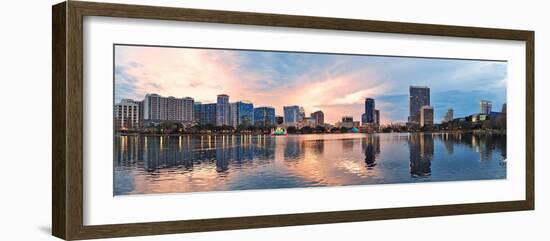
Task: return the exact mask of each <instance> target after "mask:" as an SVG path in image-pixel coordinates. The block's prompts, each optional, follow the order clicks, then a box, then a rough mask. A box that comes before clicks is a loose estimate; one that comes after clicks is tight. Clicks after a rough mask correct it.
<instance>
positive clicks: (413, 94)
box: [409, 86, 430, 124]
mask: <svg viewBox="0 0 550 241" xmlns="http://www.w3.org/2000/svg"><path fill="white" fill-rule="evenodd" d="M429 105H430V88H428V87H427V86H410V87H409V122H410V123H414V124H419V123H420V108H422V106H429Z"/></svg>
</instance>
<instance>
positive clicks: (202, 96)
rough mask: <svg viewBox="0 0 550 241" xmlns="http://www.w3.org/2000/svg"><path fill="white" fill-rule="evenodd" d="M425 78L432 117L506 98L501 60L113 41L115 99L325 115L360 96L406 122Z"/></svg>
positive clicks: (352, 110)
mask: <svg viewBox="0 0 550 241" xmlns="http://www.w3.org/2000/svg"><path fill="white" fill-rule="evenodd" d="M410 85H428V86H430V89H431V105H432V106H433V107H434V109H435V113H434V121H436V122H440V121H441V120H442V119H443V116H444V115H445V111H446V110H447V109H449V108H452V109H453V110H454V114H455V116H466V115H469V114H472V113H477V112H478V111H479V101H480V100H482V99H487V100H491V101H492V103H493V106H501V105H502V104H504V103H505V102H506V63H505V62H492V61H474V60H449V59H423V58H422V59H421V58H405V57H381V56H355V55H337V54H315V53H313V54H312V53H291V52H268V51H242V50H213V49H189V48H167V47H142V46H140V47H137V46H118V45H117V46H116V48H115V101H116V102H117V103H118V102H120V101H121V100H122V99H126V98H129V99H136V100H139V99H141V98H143V96H144V95H145V94H146V93H158V94H160V95H162V96H174V97H176V98H182V97H186V96H192V97H193V98H194V99H195V102H202V103H216V102H217V99H216V97H217V95H219V94H221V93H225V94H227V95H229V96H231V100H230V102H236V101H250V102H255V103H258V104H259V106H272V107H274V108H275V115H279V116H283V115H284V114H283V106H292V105H297V106H300V107H303V108H304V110H303V111H304V112H305V113H313V112H315V111H318V110H321V111H323V112H324V116H325V117H324V118H325V121H326V122H328V123H336V122H337V121H339V120H340V119H341V117H342V116H348V115H349V116H353V117H354V119H357V120H360V119H361V115H362V114H363V113H364V100H365V98H366V97H369V98H373V99H376V109H380V110H381V116H380V119H381V123H382V124H387V123H389V122H406V121H407V118H408V115H409V111H408V109H409V93H408V91H409V86H410Z"/></svg>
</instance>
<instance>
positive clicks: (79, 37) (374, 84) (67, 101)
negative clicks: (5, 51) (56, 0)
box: [52, 1, 534, 240]
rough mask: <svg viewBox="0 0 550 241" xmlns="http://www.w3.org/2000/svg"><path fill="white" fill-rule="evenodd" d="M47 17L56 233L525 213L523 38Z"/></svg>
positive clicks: (494, 33)
mask: <svg viewBox="0 0 550 241" xmlns="http://www.w3.org/2000/svg"><path fill="white" fill-rule="evenodd" d="M52 24H53V41H52V42H53V44H52V48H53V67H52V68H53V76H52V79H53V101H52V102H53V114H52V116H53V151H52V153H53V163H52V165H53V168H52V170H53V175H52V176H53V180H52V186H53V194H52V197H53V200H52V203H53V204H52V205H53V208H52V209H53V215H52V216H53V218H52V222H53V225H52V226H53V229H52V230H53V235H55V236H57V237H60V238H63V239H67V240H75V239H91V238H107V237H120V236H137V235H155V234H169V233H185V232H201V231H214V230H228V229H244V228H263V227H275V226H290V225H308V224H323V223H337V222H354V221H368V220H382V219H397V218H412V217H426V216H441V215H458V214H472V213H489V212H505V211H520V210H532V209H534V32H532V31H525V30H508V29H489V28H476V27H462V26H444V25H432V24H416V23H398V22H384V21H370V20H355V19H338V18H324V17H309V16H291V15H274V14H263V13H246V12H228V11H214V10H197V9H182V8H168V7H155V6H139V5H123V4H108V3H94V2H77V1H68V2H63V3H60V4H57V5H55V6H53V19H52ZM137 210H139V211H137Z"/></svg>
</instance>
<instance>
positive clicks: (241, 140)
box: [114, 135, 275, 173]
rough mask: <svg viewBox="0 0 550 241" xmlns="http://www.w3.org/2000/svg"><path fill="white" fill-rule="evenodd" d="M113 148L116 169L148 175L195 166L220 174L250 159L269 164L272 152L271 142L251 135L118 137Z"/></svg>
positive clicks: (188, 168)
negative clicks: (132, 169) (212, 167)
mask: <svg viewBox="0 0 550 241" xmlns="http://www.w3.org/2000/svg"><path fill="white" fill-rule="evenodd" d="M115 145H117V147H116V148H115V152H114V154H115V160H116V163H117V165H119V166H125V167H130V166H134V167H140V168H143V169H144V170H145V171H147V172H150V173H155V172H156V171H157V170H159V169H163V168H178V169H180V170H188V171H191V170H193V169H194V168H195V167H196V166H197V165H200V166H204V165H212V164H215V166H216V171H217V172H221V173H223V172H226V171H227V170H228V169H229V166H230V164H232V165H234V166H236V167H240V166H241V165H242V164H243V163H247V162H252V161H253V159H258V161H257V162H255V163H256V164H261V163H262V162H266V161H267V162H269V161H270V160H272V159H273V156H274V150H275V148H274V145H275V142H274V140H272V139H270V138H265V137H258V136H251V135H250V136H120V137H116V140H115ZM259 159H261V160H259ZM136 165H137V166H136Z"/></svg>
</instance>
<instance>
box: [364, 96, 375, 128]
mask: <svg viewBox="0 0 550 241" xmlns="http://www.w3.org/2000/svg"><path fill="white" fill-rule="evenodd" d="M374 110H375V105H374V99H372V98H366V99H365V121H366V123H374Z"/></svg>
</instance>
